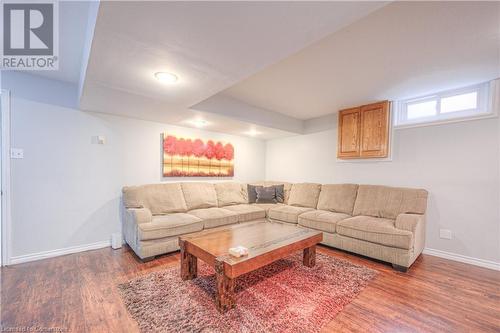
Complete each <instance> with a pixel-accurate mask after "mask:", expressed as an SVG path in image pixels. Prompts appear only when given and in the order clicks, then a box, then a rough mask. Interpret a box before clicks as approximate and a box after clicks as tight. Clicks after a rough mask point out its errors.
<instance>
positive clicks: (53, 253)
mask: <svg viewBox="0 0 500 333" xmlns="http://www.w3.org/2000/svg"><path fill="white" fill-rule="evenodd" d="M108 246H111V242H110V241H109V240H108V241H102V242H97V243H92V244H85V245H78V246H71V247H66V248H64V249H57V250H50V251H42V252H38V253H31V254H25V255H22V256H17V257H11V258H10V262H9V263H8V265H15V264H21V263H24V262H30V261H35V260H41V259H47V258H52V257H58V256H63V255H65V254H71V253H77V252H83V251H89V250H96V249H102V248H104V247H108Z"/></svg>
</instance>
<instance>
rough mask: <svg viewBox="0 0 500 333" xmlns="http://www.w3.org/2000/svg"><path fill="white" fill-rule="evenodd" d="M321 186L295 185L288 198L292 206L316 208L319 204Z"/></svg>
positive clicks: (309, 184)
mask: <svg viewBox="0 0 500 333" xmlns="http://www.w3.org/2000/svg"><path fill="white" fill-rule="evenodd" d="M320 190H321V185H320V184H313V183H301V184H293V185H292V190H291V191H290V197H289V198H288V204H289V205H290V206H299V207H309V208H316V205H317V204H318V197H319V191H320Z"/></svg>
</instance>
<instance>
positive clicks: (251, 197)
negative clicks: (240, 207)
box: [247, 184, 264, 203]
mask: <svg viewBox="0 0 500 333" xmlns="http://www.w3.org/2000/svg"><path fill="white" fill-rule="evenodd" d="M257 187H264V186H258V185H250V184H248V185H247V192H248V203H256V202H257V191H255V189H256V188H257Z"/></svg>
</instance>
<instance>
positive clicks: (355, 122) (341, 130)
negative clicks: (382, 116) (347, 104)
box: [337, 108, 360, 158]
mask: <svg viewBox="0 0 500 333" xmlns="http://www.w3.org/2000/svg"><path fill="white" fill-rule="evenodd" d="M359 142H360V108H352V109H346V110H342V111H339V123H338V143H337V157H338V158H356V157H359Z"/></svg>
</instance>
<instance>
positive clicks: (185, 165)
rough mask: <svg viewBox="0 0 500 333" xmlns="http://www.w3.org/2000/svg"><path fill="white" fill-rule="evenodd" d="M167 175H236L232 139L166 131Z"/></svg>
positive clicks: (164, 140)
mask: <svg viewBox="0 0 500 333" xmlns="http://www.w3.org/2000/svg"><path fill="white" fill-rule="evenodd" d="M163 176H164V177H232V176H234V147H233V145H231V144H230V143H223V142H220V141H217V142H214V141H213V140H208V141H206V143H205V142H203V140H201V139H191V138H178V137H175V136H173V135H166V134H164V135H163Z"/></svg>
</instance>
